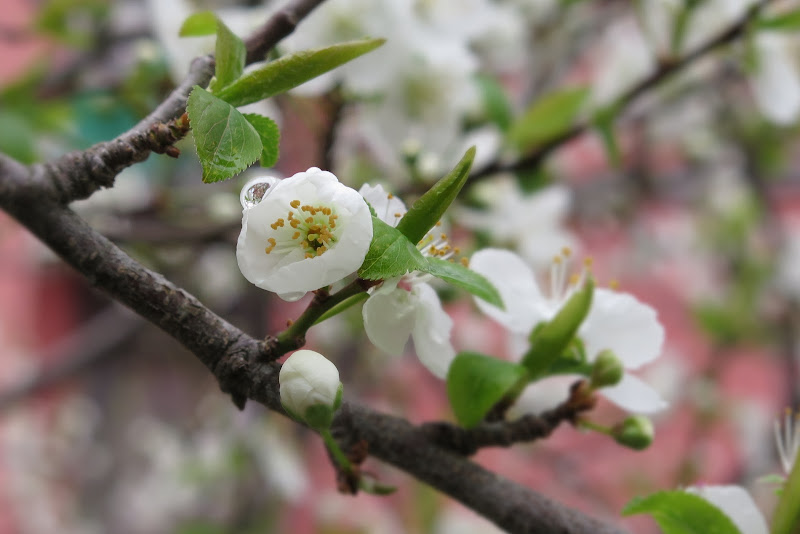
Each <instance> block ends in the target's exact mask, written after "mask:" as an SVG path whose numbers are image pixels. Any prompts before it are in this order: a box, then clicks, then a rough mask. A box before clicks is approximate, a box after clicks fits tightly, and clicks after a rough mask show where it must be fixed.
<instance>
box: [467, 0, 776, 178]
mask: <svg viewBox="0 0 800 534" xmlns="http://www.w3.org/2000/svg"><path fill="white" fill-rule="evenodd" d="M773 1H774V0H761V1H760V2H759V3H757V4H755V5H754V6H752V7H751V8H750V9H748V10H747V12H746V13H745V14H744V15H743V16H742V17H741V18H740V19H739V20H738V21H736V22H735V23H734V24H732V25H731V26H730V27H728V28H727V29H725V30H723V31H722V32H720V33H719V34H718V35H716V36H714V37H713V38H711V39H710V40H709V41H707V42H706V43H705V44H702V45H700V46H698V47H697V48H696V49H694V50H692V51H691V52H689V53H687V54H686V55H684V56H683V57H680V58H677V59H671V58H667V59H663V60H661V61H660V62H659V66H658V68H657V69H656V70H655V71H654V72H653V73H651V74H650V75H648V76H646V77H645V78H643V79H641V80H640V81H639V82H637V83H636V84H634V85H633V86H631V87H630V88H629V89H628V90H627V91H625V92H624V93H623V94H622V95H621V96H620V97H619V98H618V99H617V101H616V102H615V103H614V104H612V106H610V107H614V108H616V109H617V110H618V111H622V110H624V109H625V108H627V107H628V106H630V105H631V104H632V103H633V102H634V101H635V100H636V99H637V98H639V97H640V96H641V95H642V94H644V93H646V92H647V91H649V90H650V89H653V88H654V87H656V86H658V85H659V84H661V83H662V82H664V81H665V80H667V79H668V78H670V77H671V76H673V75H674V74H676V73H678V72H680V71H682V70H684V69H685V68H687V67H688V66H690V65H692V64H693V63H695V62H696V61H697V60H699V59H700V58H703V57H705V56H706V55H707V54H709V53H711V52H713V51H715V50H717V49H718V48H720V47H722V46H725V45H728V44H730V43H732V42H734V41H735V40H736V39H738V38H739V37H741V36H742V35H744V33H745V32H746V31H747V29H748V27H749V25H750V23H751V22H752V21H753V20H754V19H755V18H756V16H757V15H758V13H759V12H760V11H761V10H762V9H763V8H764V7H765V6H766V5H768V4H769V3H771V2H773ZM592 125H593V123H592V120H591V118H588V119H584V120H583V121H581V122H579V123H578V124H576V125H575V126H573V127H572V128H570V129H568V130H566V131H564V132H562V133H561V134H559V135H558V136H556V137H554V138H552V139H550V140H549V141H546V142H544V143H543V144H542V145H540V146H539V147H538V148H536V149H535V150H534V151H533V152H531V153H529V154H527V155H526V156H524V157H523V158H521V159H519V160H517V161H515V162H512V163H500V162H495V163H494V164H492V165H489V166H487V167H484V168H483V169H481V170H480V171H478V172H475V173H474V174H472V175H471V176H470V177H469V181H470V182H477V181H480V180H483V179H485V178H487V177H489V176H491V175H493V174H497V173H501V172H517V171H522V170H526V169H532V168H535V167H538V166H539V165H541V163H542V162H543V161H544V160H545V158H547V157H548V156H549V155H550V154H552V153H553V152H555V151H556V150H557V149H559V148H560V147H561V146H562V145H565V144H566V143H568V142H569V141H572V140H573V139H575V138H577V137H578V136H580V135H581V134H583V133H585V132H586V131H587V130H589V129H590V128H591V127H592Z"/></svg>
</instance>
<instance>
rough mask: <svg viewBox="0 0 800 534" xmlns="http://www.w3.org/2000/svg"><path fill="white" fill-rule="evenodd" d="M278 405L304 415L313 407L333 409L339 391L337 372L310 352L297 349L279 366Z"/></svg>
mask: <svg viewBox="0 0 800 534" xmlns="http://www.w3.org/2000/svg"><path fill="white" fill-rule="evenodd" d="M278 381H279V383H280V394H281V403H283V405H284V406H286V407H287V408H289V409H290V410H292V411H293V412H294V413H295V414H297V415H299V416H303V414H305V413H306V410H307V409H308V408H309V407H310V406H313V405H316V404H323V405H325V406H331V407H332V406H333V404H334V401H335V400H336V396H337V393H338V391H339V370H338V369H336V366H335V365H334V364H333V363H332V362H331V361H330V360H328V359H327V358H325V356H323V355H322V354H320V353H318V352H314V351H313V350H298V351H296V352H294V353H292V355H291V356H289V358H288V359H287V360H286V361H285V362H284V364H283V365H282V366H281V371H280V374H279V376H278Z"/></svg>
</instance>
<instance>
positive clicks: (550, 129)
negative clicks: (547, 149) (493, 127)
mask: <svg viewBox="0 0 800 534" xmlns="http://www.w3.org/2000/svg"><path fill="white" fill-rule="evenodd" d="M588 96H589V89H587V88H586V87H578V88H574V87H572V88H568V89H560V90H558V91H556V92H553V93H550V94H547V95H545V96H543V97H542V98H540V99H539V100H537V101H536V102H534V103H533V105H532V106H531V107H530V108H528V110H527V111H526V112H525V113H524V114H523V115H522V117H520V118H519V119H517V120H516V121H515V122H514V123H513V124H512V125H511V126H510V127H509V130H508V135H507V139H508V141H509V143H511V145H513V146H514V147H516V148H517V149H518V150H519V151H520V152H527V151H529V150H531V149H533V148H535V147H537V146H539V145H541V144H542V143H545V142H547V141H550V140H552V139H555V138H556V137H558V136H559V135H562V134H564V133H566V132H567V131H568V130H569V129H570V128H571V127H572V126H573V125H574V123H575V119H576V118H577V116H578V113H579V112H580V111H581V108H582V107H583V104H584V102H585V101H586V98H587V97H588Z"/></svg>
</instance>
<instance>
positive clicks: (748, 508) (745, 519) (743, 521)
mask: <svg viewBox="0 0 800 534" xmlns="http://www.w3.org/2000/svg"><path fill="white" fill-rule="evenodd" d="M686 491H687V492H689V493H694V494H695V495H699V496H700V497H702V498H704V499H705V500H707V501H708V502H710V503H711V504H713V505H714V506H716V507H717V508H719V509H720V510H721V511H722V512H723V513H724V514H725V515H727V516H728V518H729V519H730V520H731V521H733V524H734V525H736V527H737V528H738V529H739V531H740V532H742V534H768V533H769V528H768V527H767V521H766V520H765V519H764V516H763V514H762V513H761V511H760V510H759V509H758V507H757V506H756V503H755V502H754V501H753V498H752V497H750V494H749V493H747V491H745V490H744V488H742V487H740V486H693V487H691V488H687V489H686Z"/></svg>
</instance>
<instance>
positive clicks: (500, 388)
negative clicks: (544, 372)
mask: <svg viewBox="0 0 800 534" xmlns="http://www.w3.org/2000/svg"><path fill="white" fill-rule="evenodd" d="M525 374H526V371H525V368H524V367H522V366H521V365H519V364H516V363H513V362H509V361H506V360H500V359H498V358H493V357H492V356H486V355H485V354H479V353H477V352H462V353H459V354H458V355H457V356H456V357H455V359H454V360H453V363H451V364H450V368H449V370H448V372H447V397H448V399H450V406H452V408H453V413H454V414H455V416H456V419H457V420H458V422H459V423H460V424H462V425H463V426H465V427H467V428H469V427H472V426H475V425H477V424H478V423H480V422H481V421H482V420H483V419H484V417H486V414H487V413H488V412H489V410H491V409H492V407H493V406H494V405H495V404H497V403H498V401H500V400H501V399H502V398H503V397H504V396H505V395H506V393H508V392H509V391H511V390H512V389H513V388H514V386H516V385H517V384H518V383H520V382H521V381H522V380H523V378H524V376H525Z"/></svg>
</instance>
